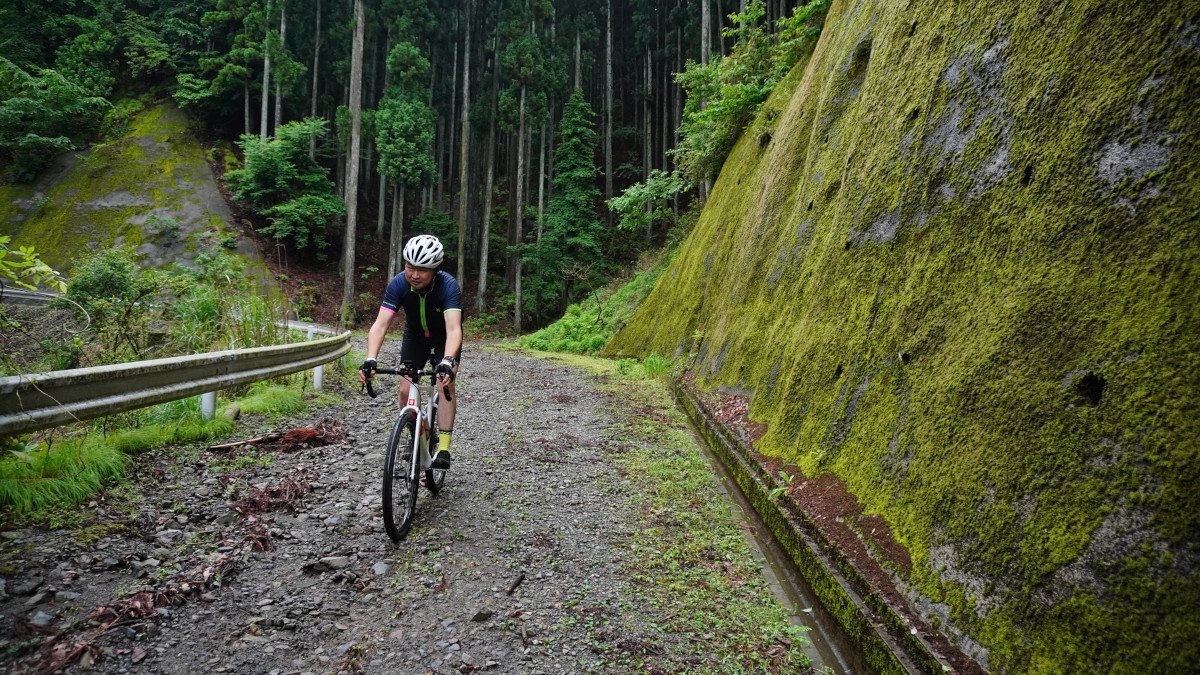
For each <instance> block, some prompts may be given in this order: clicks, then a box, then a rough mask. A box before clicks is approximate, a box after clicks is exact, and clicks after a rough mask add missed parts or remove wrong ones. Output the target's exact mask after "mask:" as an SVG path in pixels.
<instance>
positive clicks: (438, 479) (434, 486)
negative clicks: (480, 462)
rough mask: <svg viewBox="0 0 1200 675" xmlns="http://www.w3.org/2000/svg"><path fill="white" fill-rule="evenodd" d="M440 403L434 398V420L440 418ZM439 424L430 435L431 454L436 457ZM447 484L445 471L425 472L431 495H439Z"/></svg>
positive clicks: (432, 470)
mask: <svg viewBox="0 0 1200 675" xmlns="http://www.w3.org/2000/svg"><path fill="white" fill-rule="evenodd" d="M437 410H438V401H437V398H434V401H433V410H432V413H433V419H434V420H436V419H437V418H438V414H437ZM437 429H438V427H437V424H434V425H433V429H432V431H433V433H431V434H430V435H429V445H430V450H431V452H432V453H433V454H434V455H436V454H437V449H438V432H437ZM445 482H446V470H445V469H426V470H425V487H426V488H428V489H429V492H430V494H435V495H436V494H437V493H438V492H439V491H440V490H441V489H442V484H443V483H445Z"/></svg>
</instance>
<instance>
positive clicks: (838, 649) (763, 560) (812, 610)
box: [696, 434, 871, 675]
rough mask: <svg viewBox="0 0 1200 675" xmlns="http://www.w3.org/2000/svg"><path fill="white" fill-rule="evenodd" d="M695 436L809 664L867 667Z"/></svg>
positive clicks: (837, 669) (846, 672)
mask: <svg viewBox="0 0 1200 675" xmlns="http://www.w3.org/2000/svg"><path fill="white" fill-rule="evenodd" d="M696 438H697V441H698V442H699V443H700V445H701V447H703V448H704V456H705V457H706V458H707V459H708V462H709V464H711V465H712V467H713V473H715V474H716V475H717V477H718V478H720V479H721V489H722V491H723V492H724V493H725V495H726V496H727V497H728V498H729V501H730V503H731V504H733V506H734V507H735V508H736V509H737V513H738V514H739V515H741V517H742V520H743V521H744V522H745V523H746V524H747V525H748V526H749V528H748V529H747V530H745V532H746V535H747V536H746V538H747V540H748V541H749V543H750V548H751V550H752V551H753V553H754V557H755V558H756V559H757V560H758V562H759V565H761V566H762V570H763V576H764V577H766V580H767V585H769V586H770V587H771V592H772V593H774V594H775V599H776V600H778V601H779V603H780V604H781V605H783V606H784V607H785V608H786V609H787V610H788V612H789V613H790V616H789V617H788V618H789V619H790V620H791V622H792V625H793V626H804V627H806V628H808V632H807V633H806V634H805V635H806V636H807V637H808V639H809V640H810V641H811V642H812V644H811V645H809V646H806V647H805V648H804V653H805V655H806V656H808V658H810V659H812V668H813V670H815V671H816V672H818V673H834V674H836V675H862V674H863V673H870V672H871V668H870V666H868V665H867V662H866V661H865V660H864V659H863V657H862V655H861V654H860V653H859V652H858V649H857V648H856V647H855V646H854V643H853V642H852V641H851V640H850V638H849V637H848V636H847V635H846V631H844V630H842V627H841V626H840V625H838V622H837V620H836V619H835V618H834V617H833V616H832V615H830V614H829V612H827V611H825V608H824V607H823V606H822V605H821V603H820V601H819V600H817V596H816V594H815V593H814V592H813V589H812V587H811V586H809V585H808V582H806V581H805V580H804V577H803V576H801V574H800V570H799V569H798V568H797V567H796V563H794V562H792V559H791V558H790V557H788V554H787V551H784V550H783V547H781V546H780V545H779V542H778V541H776V540H775V538H774V537H773V536H771V529H770V528H769V527H767V525H766V524H765V523H763V521H762V518H759V517H758V513H756V512H755V511H754V505H753V504H751V503H750V500H748V499H746V495H744V494H742V490H741V488H739V487H738V485H737V481H735V480H734V478H733V476H731V475H730V473H729V470H728V469H726V468H725V465H724V464H722V463H721V460H720V458H718V457H717V456H716V455H715V454H713V452H712V450H711V449H709V447H708V444H707V443H706V442H705V441H704V439H703V438H701V437H700V436H699V435H698V434H697V436H696Z"/></svg>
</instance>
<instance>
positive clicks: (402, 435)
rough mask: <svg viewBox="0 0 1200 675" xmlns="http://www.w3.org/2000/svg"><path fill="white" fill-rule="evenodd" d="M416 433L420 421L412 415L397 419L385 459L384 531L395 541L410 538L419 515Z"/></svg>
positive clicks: (419, 482)
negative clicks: (414, 521) (415, 452)
mask: <svg viewBox="0 0 1200 675" xmlns="http://www.w3.org/2000/svg"><path fill="white" fill-rule="evenodd" d="M416 430H417V420H416V416H415V415H413V414H412V413H408V414H406V415H404V416H402V417H401V418H400V419H398V420H396V426H394V427H392V435H391V437H390V438H389V439H388V446H387V452H386V453H385V454H384V459H383V528H384V529H385V530H387V535H388V536H389V537H391V538H392V541H395V542H400V541H403V540H404V538H405V537H407V536H408V531H409V530H410V529H412V522H413V518H414V517H415V516H416V514H417V488H418V487H419V486H420V484H421V481H420V478H419V477H418V476H417V472H416V471H414V470H413V466H412V465H413V464H414V463H415V462H417V461H418V460H417V457H416V455H415V454H414V453H413V438H414V436H415V435H416ZM405 455H407V456H408V457H407V459H406V458H405Z"/></svg>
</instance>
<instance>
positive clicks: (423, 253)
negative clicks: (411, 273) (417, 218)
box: [404, 234, 442, 268]
mask: <svg viewBox="0 0 1200 675" xmlns="http://www.w3.org/2000/svg"><path fill="white" fill-rule="evenodd" d="M404 262H406V263H408V264H409V265H412V266H413V267H429V268H433V267H438V266H439V265H441V264H442V242H440V241H438V238H437V237H435V236H433V235H432V234H421V235H417V236H415V237H413V238H412V239H409V240H408V243H407V244H405V245H404Z"/></svg>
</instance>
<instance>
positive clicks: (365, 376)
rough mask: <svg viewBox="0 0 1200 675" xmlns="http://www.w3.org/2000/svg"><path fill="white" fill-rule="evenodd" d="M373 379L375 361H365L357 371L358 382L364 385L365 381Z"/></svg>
mask: <svg viewBox="0 0 1200 675" xmlns="http://www.w3.org/2000/svg"><path fill="white" fill-rule="evenodd" d="M374 377H375V359H367V360H366V361H363V364H362V366H360V367H359V369H358V381H359V382H362V383H363V384H366V383H367V380H370V379H374Z"/></svg>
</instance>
